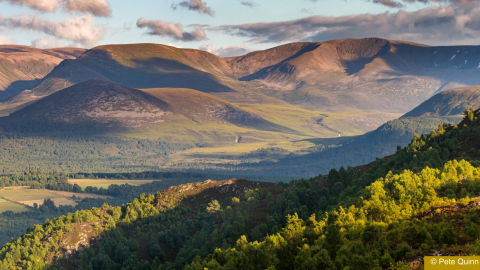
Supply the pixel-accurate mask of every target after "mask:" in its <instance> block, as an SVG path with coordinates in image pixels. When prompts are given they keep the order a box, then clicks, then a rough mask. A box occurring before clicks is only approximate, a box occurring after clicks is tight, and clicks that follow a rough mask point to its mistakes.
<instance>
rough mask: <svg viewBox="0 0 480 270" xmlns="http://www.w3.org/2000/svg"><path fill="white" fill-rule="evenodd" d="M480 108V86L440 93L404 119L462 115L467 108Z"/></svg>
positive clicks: (407, 114)
mask: <svg viewBox="0 0 480 270" xmlns="http://www.w3.org/2000/svg"><path fill="white" fill-rule="evenodd" d="M470 106H471V107H473V108H479V107H480V86H470V87H460V88H454V89H450V90H445V91H443V92H440V93H438V94H436V95H434V96H433V97H431V98H429V99H428V100H426V101H425V102H423V103H422V104H420V105H418V106H417V107H416V108H415V109H413V110H412V111H410V112H408V113H406V114H405V115H404V116H402V117H417V116H450V115H461V114H462V112H463V111H464V110H465V108H468V107H470Z"/></svg>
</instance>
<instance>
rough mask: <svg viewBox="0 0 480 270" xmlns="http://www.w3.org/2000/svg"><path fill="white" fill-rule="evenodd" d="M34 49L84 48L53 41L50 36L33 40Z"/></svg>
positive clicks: (80, 45)
mask: <svg viewBox="0 0 480 270" xmlns="http://www.w3.org/2000/svg"><path fill="white" fill-rule="evenodd" d="M32 47H36V48H39V49H49V48H61V47H78V48H81V47H83V46H82V44H80V43H75V42H74V43H72V42H65V41H63V40H58V39H52V38H50V37H48V36H45V37H41V38H38V39H34V40H32Z"/></svg>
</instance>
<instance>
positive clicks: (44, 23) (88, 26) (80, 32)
mask: <svg viewBox="0 0 480 270" xmlns="http://www.w3.org/2000/svg"><path fill="white" fill-rule="evenodd" d="M93 23H94V19H93V16H92V15H83V16H79V17H76V18H69V19H66V20H64V21H63V22H57V21H54V20H50V19H42V18H38V17H37V16H27V15H23V16H11V17H5V16H2V15H0V26H4V27H7V28H9V29H24V30H32V31H36V32H42V33H45V34H47V35H50V36H54V37H56V38H59V39H65V40H70V41H74V42H77V43H81V44H83V45H85V46H87V47H89V46H94V45H96V44H97V43H98V42H99V41H100V40H101V39H102V38H103V36H104V35H105V28H103V27H100V26H98V25H94V24H93Z"/></svg>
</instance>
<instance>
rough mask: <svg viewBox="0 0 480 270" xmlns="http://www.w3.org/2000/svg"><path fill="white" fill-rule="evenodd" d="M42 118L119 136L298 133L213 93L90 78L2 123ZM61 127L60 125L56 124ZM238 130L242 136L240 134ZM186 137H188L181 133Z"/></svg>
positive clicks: (225, 136) (190, 138) (221, 137)
mask: <svg viewBox="0 0 480 270" xmlns="http://www.w3.org/2000/svg"><path fill="white" fill-rule="evenodd" d="M27 122H28V123H32V122H37V123H39V122H42V123H45V124H49V125H52V124H54V123H57V124H64V125H66V126H65V129H69V128H70V127H68V128H67V126H70V125H82V126H85V125H90V128H91V127H97V128H98V129H99V130H108V132H110V133H111V132H113V133H116V132H120V133H118V134H124V135H125V134H130V135H131V136H135V135H132V134H137V135H138V136H137V137H144V136H145V134H143V135H142V133H145V132H146V133H148V132H150V133H151V132H152V130H155V132H154V133H155V134H153V135H152V136H153V137H152V138H155V139H157V138H161V139H162V140H168V141H171V140H174V141H179V142H180V141H183V142H185V141H188V142H191V141H199V140H200V141H205V140H215V141H216V142H217V143H218V142H221V141H225V140H229V141H234V140H235V137H236V136H242V135H240V134H241V133H242V132H247V133H251V134H250V136H252V135H253V136H255V134H254V133H255V131H259V132H260V133H262V132H263V133H265V132H267V133H268V132H284V133H287V134H288V133H291V134H298V132H297V131H294V130H291V129H289V128H288V127H283V126H280V125H277V124H274V123H271V122H269V121H267V120H265V119H263V118H262V117H260V116H258V115H256V114H254V113H251V112H248V111H245V110H243V109H241V108H240V107H238V106H236V105H233V104H230V103H228V102H225V101H223V100H221V99H219V98H217V97H214V96H212V95H209V94H206V93H203V92H199V91H196V90H192V89H183V88H182V89H175V88H151V89H147V90H144V91H141V90H137V89H133V88H128V87H124V86H121V85H118V84H114V83H112V82H109V81H102V80H99V79H92V80H88V81H84V82H81V83H78V84H76V85H73V86H70V87H68V88H65V89H63V90H60V91H57V92H55V93H53V94H51V95H49V96H46V97H44V98H42V99H40V100H39V101H37V102H35V103H33V104H30V105H28V106H26V107H25V108H23V109H21V110H19V111H16V112H14V113H12V114H10V116H8V117H5V118H4V119H3V123H7V125H8V123H17V124H16V125H20V126H21V125H22V124H21V123H27ZM57 126H58V125H57ZM236 132H238V135H237V133H236ZM182 135H184V136H182ZM245 140H246V141H248V136H247V137H246V138H245Z"/></svg>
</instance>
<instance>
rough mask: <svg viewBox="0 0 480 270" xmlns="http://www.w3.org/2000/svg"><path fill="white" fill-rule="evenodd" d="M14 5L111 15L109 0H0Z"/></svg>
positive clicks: (44, 10)
mask: <svg viewBox="0 0 480 270" xmlns="http://www.w3.org/2000/svg"><path fill="white" fill-rule="evenodd" d="M0 2H8V3H10V4H12V5H18V6H25V7H28V8H31V9H34V10H37V11H41V12H55V11H57V10H58V9H60V8H62V9H63V10H64V11H67V12H74V13H90V14H92V15H95V16H99V17H111V16H112V10H111V9H110V4H109V3H108V1H107V0H0Z"/></svg>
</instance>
